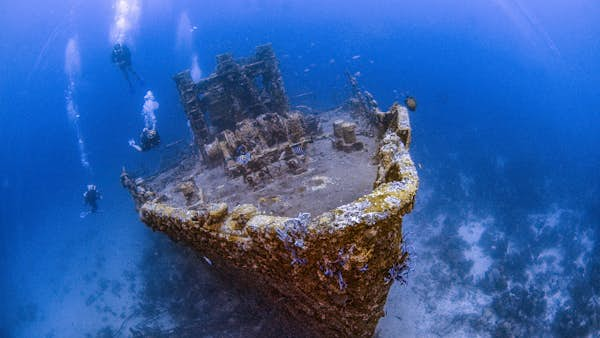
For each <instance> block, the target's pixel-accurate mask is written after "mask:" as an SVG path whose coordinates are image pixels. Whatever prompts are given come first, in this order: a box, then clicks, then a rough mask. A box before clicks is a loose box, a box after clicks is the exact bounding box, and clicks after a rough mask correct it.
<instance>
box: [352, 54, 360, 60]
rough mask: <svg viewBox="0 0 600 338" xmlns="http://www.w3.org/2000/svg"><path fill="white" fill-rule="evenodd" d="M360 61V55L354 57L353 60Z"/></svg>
mask: <svg viewBox="0 0 600 338" xmlns="http://www.w3.org/2000/svg"><path fill="white" fill-rule="evenodd" d="M358 59H360V55H354V56H353V57H352V60H358Z"/></svg>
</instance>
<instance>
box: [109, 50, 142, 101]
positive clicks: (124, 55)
mask: <svg viewBox="0 0 600 338" xmlns="http://www.w3.org/2000/svg"><path fill="white" fill-rule="evenodd" d="M111 59H112V62H113V63H114V64H116V65H117V66H119V69H121V72H123V76H125V80H127V83H128V84H129V89H130V90H132V91H133V89H134V88H133V84H132V83H131V79H130V78H129V73H131V74H133V76H135V78H136V79H137V80H138V81H139V83H140V84H142V85H143V84H144V80H142V78H141V77H140V76H139V75H138V74H137V73H136V72H135V70H133V67H131V51H130V50H129V47H127V46H126V45H125V44H121V43H116V44H115V45H114V46H113V50H112V57H111Z"/></svg>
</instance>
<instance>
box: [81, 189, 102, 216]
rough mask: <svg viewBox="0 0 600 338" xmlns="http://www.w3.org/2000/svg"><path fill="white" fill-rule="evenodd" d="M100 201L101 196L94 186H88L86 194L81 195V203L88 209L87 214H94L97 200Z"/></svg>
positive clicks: (96, 208)
mask: <svg viewBox="0 0 600 338" xmlns="http://www.w3.org/2000/svg"><path fill="white" fill-rule="evenodd" d="M100 199H102V195H101V194H100V192H99V191H98V189H97V188H96V186H95V185H94V184H88V186H87V190H86V192H84V193H83V201H84V203H85V204H86V205H88V206H89V207H90V211H89V212H88V213H87V214H89V213H95V212H96V211H97V210H98V200H100ZM87 214H86V215H87ZM84 217H85V216H84Z"/></svg>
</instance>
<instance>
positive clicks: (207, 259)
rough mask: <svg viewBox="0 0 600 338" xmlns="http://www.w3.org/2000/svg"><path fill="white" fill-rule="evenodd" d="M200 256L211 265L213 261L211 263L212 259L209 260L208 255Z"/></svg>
mask: <svg viewBox="0 0 600 338" xmlns="http://www.w3.org/2000/svg"><path fill="white" fill-rule="evenodd" d="M202 258H204V261H205V262H206V263H208V265H212V264H213V263H212V261H211V260H210V259H209V258H208V257H206V256H202Z"/></svg>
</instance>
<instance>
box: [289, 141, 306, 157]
mask: <svg viewBox="0 0 600 338" xmlns="http://www.w3.org/2000/svg"><path fill="white" fill-rule="evenodd" d="M292 152H293V153H294V154H295V155H296V156H303V155H304V149H302V145H301V144H297V145H295V146H292Z"/></svg>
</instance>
